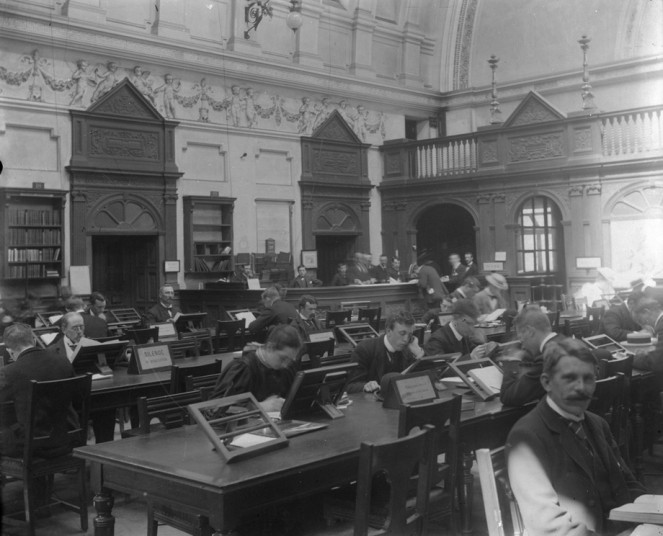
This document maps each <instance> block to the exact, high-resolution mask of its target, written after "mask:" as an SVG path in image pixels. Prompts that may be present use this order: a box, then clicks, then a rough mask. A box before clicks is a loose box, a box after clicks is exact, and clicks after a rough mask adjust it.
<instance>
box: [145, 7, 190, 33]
mask: <svg viewBox="0 0 663 536" xmlns="http://www.w3.org/2000/svg"><path fill="white" fill-rule="evenodd" d="M157 5H158V6H159V10H158V12H157V13H158V14H157V18H156V21H155V22H154V26H153V27H152V31H153V32H154V33H155V34H156V35H158V36H159V37H168V38H170V39H188V37H189V31H188V29H187V27H186V26H184V24H182V23H183V22H184V20H186V19H185V17H186V10H185V8H186V3H185V2H182V1H181V0H159V2H158V4H157Z"/></svg>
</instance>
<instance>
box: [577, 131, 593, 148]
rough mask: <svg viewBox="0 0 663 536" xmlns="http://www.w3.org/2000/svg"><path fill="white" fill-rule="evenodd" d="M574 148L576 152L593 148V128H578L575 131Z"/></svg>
mask: <svg viewBox="0 0 663 536" xmlns="http://www.w3.org/2000/svg"><path fill="white" fill-rule="evenodd" d="M573 150H574V151H576V152H583V151H591V150H592V129H591V128H590V127H587V128H577V129H575V130H574V131H573Z"/></svg>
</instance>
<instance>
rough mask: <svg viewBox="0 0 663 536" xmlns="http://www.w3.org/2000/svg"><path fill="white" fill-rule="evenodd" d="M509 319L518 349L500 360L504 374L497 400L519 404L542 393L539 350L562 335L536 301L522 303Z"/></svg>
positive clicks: (507, 403)
mask: <svg viewBox="0 0 663 536" xmlns="http://www.w3.org/2000/svg"><path fill="white" fill-rule="evenodd" d="M513 323H514V327H515V328H516V335H517V337H518V339H519V340H520V342H521V344H522V351H521V352H518V353H516V354H514V355H512V356H506V357H505V358H503V359H502V360H501V361H502V366H503V372H504V378H503V380H502V388H501V391H500V400H501V401H502V404H505V405H507V406H523V405H525V404H527V403H529V402H533V401H534V400H539V399H540V398H541V397H543V395H544V394H545V391H544V389H543V386H542V385H541V381H540V378H541V372H542V370H543V353H544V350H545V349H546V347H547V346H548V344H550V343H551V342H557V341H560V340H563V339H564V337H563V336H562V335H558V334H556V333H555V332H554V331H553V330H552V326H551V325H550V320H549V319H548V316H547V315H546V314H545V313H543V312H542V311H541V309H540V308H539V306H538V305H528V306H527V307H524V308H523V310H522V311H520V313H518V316H516V318H515V320H514V322H513Z"/></svg>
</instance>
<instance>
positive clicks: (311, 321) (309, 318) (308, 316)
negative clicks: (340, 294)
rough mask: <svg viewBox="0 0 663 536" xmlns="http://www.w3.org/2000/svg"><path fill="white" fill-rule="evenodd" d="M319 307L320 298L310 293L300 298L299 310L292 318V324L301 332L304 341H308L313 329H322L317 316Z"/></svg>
mask: <svg viewBox="0 0 663 536" xmlns="http://www.w3.org/2000/svg"><path fill="white" fill-rule="evenodd" d="M317 309H318V300H316V299H315V297H313V296H311V295H310V294H304V295H303V296H302V297H301V298H300V299H299V310H298V314H297V316H296V317H295V318H293V319H292V323H291V324H292V325H293V326H294V327H295V328H296V329H297V331H298V332H299V336H300V337H301V339H302V341H308V334H309V333H311V332H312V331H319V330H320V323H319V322H318V319H317V318H316V317H315V312H316V311H317Z"/></svg>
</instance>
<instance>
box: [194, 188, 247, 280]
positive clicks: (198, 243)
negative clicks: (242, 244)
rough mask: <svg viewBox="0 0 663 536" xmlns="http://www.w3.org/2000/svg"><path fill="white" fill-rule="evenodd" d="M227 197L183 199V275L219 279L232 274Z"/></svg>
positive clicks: (229, 202) (230, 216)
mask: <svg viewBox="0 0 663 536" xmlns="http://www.w3.org/2000/svg"><path fill="white" fill-rule="evenodd" d="M234 203H235V199H234V198H230V197H202V196H185V197H184V248H185V269H184V271H185V273H186V275H189V276H202V277H205V276H209V277H210V278H215V279H219V278H221V277H228V276H230V275H232V274H233V272H234V268H235V267H234V263H233V207H234Z"/></svg>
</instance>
